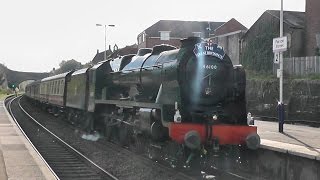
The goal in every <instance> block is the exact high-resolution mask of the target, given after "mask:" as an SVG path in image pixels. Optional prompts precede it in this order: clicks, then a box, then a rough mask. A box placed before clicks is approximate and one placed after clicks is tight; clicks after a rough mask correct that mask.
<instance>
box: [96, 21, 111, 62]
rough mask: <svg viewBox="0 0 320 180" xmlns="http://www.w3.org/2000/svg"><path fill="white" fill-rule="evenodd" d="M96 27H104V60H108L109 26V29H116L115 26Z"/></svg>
mask: <svg viewBox="0 0 320 180" xmlns="http://www.w3.org/2000/svg"><path fill="white" fill-rule="evenodd" d="M96 26H104V54H103V60H106V59H107V26H109V27H115V25H114V24H108V25H106V24H104V25H103V24H96Z"/></svg>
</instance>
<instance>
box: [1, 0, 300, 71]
mask: <svg viewBox="0 0 320 180" xmlns="http://www.w3.org/2000/svg"><path fill="white" fill-rule="evenodd" d="M268 9H273V10H277V9H280V0H243V1H238V0H219V1H218V0H193V1H190V0H161V1H152V0H135V1H133V0H127V1H125V0H115V1H107V0H90V1H89V0H51V1H48V0H1V2H0V63H3V64H5V65H6V66H7V67H8V68H10V69H12V70H18V71H34V72H47V71H50V70H51V69H52V68H53V67H56V68H57V67H59V63H60V62H61V61H62V60H69V59H75V60H77V61H79V62H81V63H86V62H89V61H91V60H92V58H93V57H94V55H95V54H96V51H97V49H99V50H100V52H101V51H103V50H104V28H102V27H96V26H95V24H96V23H101V24H115V25H116V27H114V28H108V29H107V43H108V44H114V43H117V44H118V46H119V47H123V46H125V45H131V44H134V43H136V41H137V40H136V37H137V35H138V34H139V33H140V32H142V31H143V30H144V29H146V28H147V27H149V26H151V25H152V24H154V23H155V22H157V21H159V20H195V21H228V20H229V19H231V18H235V19H237V20H238V21H239V22H241V23H242V24H243V25H245V26H246V27H247V28H250V26H251V25H252V24H253V23H254V22H255V21H256V20H257V19H258V18H259V17H260V15H261V14H262V13H263V12H264V11H265V10H268ZM284 9H285V10H290V11H304V10H305V0H284Z"/></svg>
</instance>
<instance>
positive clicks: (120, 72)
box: [25, 37, 260, 151]
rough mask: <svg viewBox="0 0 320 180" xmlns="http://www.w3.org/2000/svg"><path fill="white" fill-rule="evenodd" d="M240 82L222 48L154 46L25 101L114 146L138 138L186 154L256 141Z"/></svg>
mask: <svg viewBox="0 0 320 180" xmlns="http://www.w3.org/2000/svg"><path fill="white" fill-rule="evenodd" d="M245 86H246V77H245V71H244V69H243V68H242V66H233V64H232V61H231V60H230V58H229V56H228V55H227V54H225V52H224V50H223V48H222V47H220V46H219V45H217V44H214V43H212V42H207V41H204V40H203V39H201V38H196V37H190V38H187V39H184V40H181V48H180V49H176V48H175V47H173V46H169V45H159V46H155V47H153V48H152V49H147V48H144V49H140V50H139V51H138V53H137V54H136V55H133V54H129V55H125V56H122V57H118V58H115V59H110V60H106V61H102V62H100V63H98V64H96V65H94V66H92V67H89V68H84V69H80V70H77V71H71V72H67V73H64V74H59V75H55V76H51V77H48V78H44V79H42V80H40V81H36V82H34V83H31V84H29V85H28V86H27V87H26V93H25V96H27V97H28V98H30V99H33V100H36V101H37V102H40V103H41V104H42V106H45V107H46V108H47V109H49V110H50V112H52V113H53V114H55V115H56V116H58V115H64V116H65V117H66V119H67V120H68V121H71V122H74V123H78V124H79V125H80V126H81V127H82V128H84V129H86V130H87V131H93V130H98V131H101V132H104V135H105V137H106V139H108V140H110V139H118V140H119V142H120V143H122V144H127V143H131V139H132V138H136V140H134V141H133V142H137V137H144V138H147V139H148V142H151V143H152V144H158V145H159V146H163V144H165V142H174V143H175V144H178V146H183V148H185V149H189V150H191V151H196V150H200V149H202V148H204V147H212V146H213V147H215V148H217V147H220V146H223V145H247V147H249V148H251V149H256V148H257V147H258V146H259V144H260V138H259V136H258V135H257V128H256V127H254V126H248V125H247V118H246V116H247V115H246V114H247V111H246V98H245Z"/></svg>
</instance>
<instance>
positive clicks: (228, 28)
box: [214, 18, 248, 36]
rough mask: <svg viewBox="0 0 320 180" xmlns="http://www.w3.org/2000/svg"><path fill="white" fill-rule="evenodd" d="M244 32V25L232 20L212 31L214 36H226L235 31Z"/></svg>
mask: <svg viewBox="0 0 320 180" xmlns="http://www.w3.org/2000/svg"><path fill="white" fill-rule="evenodd" d="M239 30H240V31H246V30H248V29H247V28H246V27H245V26H244V25H242V24H241V23H240V22H239V21H237V20H236V19H234V18H232V19H230V20H229V21H228V22H226V23H224V24H222V25H221V26H219V27H218V28H217V29H215V30H214V35H215V36H219V35H222V34H227V33H231V32H235V31H239Z"/></svg>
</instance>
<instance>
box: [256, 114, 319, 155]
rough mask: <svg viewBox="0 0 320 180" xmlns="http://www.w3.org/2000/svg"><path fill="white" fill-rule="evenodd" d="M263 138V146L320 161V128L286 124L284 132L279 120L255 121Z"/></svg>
mask: <svg viewBox="0 0 320 180" xmlns="http://www.w3.org/2000/svg"><path fill="white" fill-rule="evenodd" d="M254 123H255V125H256V126H257V127H258V134H259V135H260V138H261V146H260V147H261V148H264V149H269V150H272V151H278V152H283V153H288V154H292V155H295V156H300V157H304V158H309V159H315V160H317V161H320V128H314V127H309V126H305V125H292V124H284V128H283V129H284V133H280V132H279V131H278V123H277V122H269V121H257V120H255V121H254Z"/></svg>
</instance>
